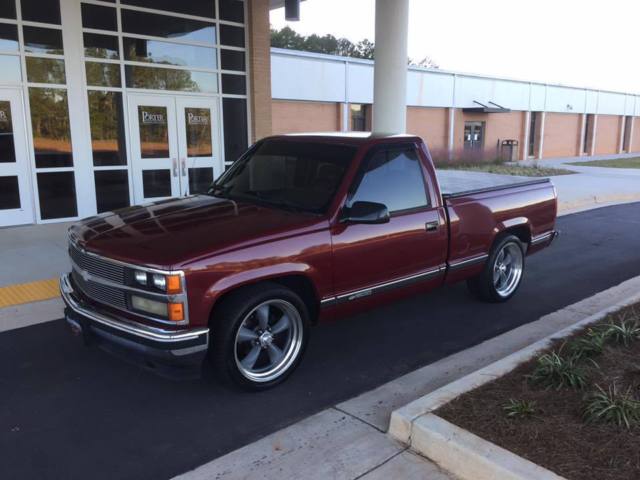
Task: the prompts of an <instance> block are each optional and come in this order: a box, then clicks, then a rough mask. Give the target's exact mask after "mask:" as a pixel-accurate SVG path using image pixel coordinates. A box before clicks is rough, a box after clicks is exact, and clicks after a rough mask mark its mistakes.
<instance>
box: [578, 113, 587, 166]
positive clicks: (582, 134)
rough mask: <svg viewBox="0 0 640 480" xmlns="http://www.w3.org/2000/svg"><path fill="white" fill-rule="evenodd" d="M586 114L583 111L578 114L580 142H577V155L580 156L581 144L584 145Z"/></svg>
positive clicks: (581, 153)
mask: <svg viewBox="0 0 640 480" xmlns="http://www.w3.org/2000/svg"><path fill="white" fill-rule="evenodd" d="M586 127H587V114H586V113H583V114H582V115H581V116H580V143H579V144H578V156H579V157H581V156H582V155H583V154H584V152H583V151H582V146H583V145H584V138H585V137H586V136H587V128H586Z"/></svg>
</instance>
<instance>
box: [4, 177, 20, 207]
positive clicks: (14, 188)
mask: <svg viewBox="0 0 640 480" xmlns="http://www.w3.org/2000/svg"><path fill="white" fill-rule="evenodd" d="M13 208H20V189H19V187H18V177H0V210H10V209H13Z"/></svg>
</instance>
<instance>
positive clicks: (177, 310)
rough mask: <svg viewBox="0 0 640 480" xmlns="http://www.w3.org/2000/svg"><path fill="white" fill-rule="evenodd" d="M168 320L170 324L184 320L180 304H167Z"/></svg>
mask: <svg viewBox="0 0 640 480" xmlns="http://www.w3.org/2000/svg"><path fill="white" fill-rule="evenodd" d="M168 310H169V320H171V321H172V322H181V321H182V320H184V305H183V304H182V303H169V304H168Z"/></svg>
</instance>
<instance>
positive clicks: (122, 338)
mask: <svg viewBox="0 0 640 480" xmlns="http://www.w3.org/2000/svg"><path fill="white" fill-rule="evenodd" d="M60 294H61V296H62V299H63V301H64V303H65V304H66V306H67V309H66V310H65V317H66V320H67V322H68V323H69V324H70V325H71V326H72V328H74V329H75V330H81V331H82V332H83V335H85V338H86V336H87V335H90V336H91V337H97V338H98V339H99V340H101V343H103V344H107V345H111V346H115V347H118V348H119V349H120V350H121V352H129V353H133V354H136V355H138V356H142V357H144V358H145V359H146V360H147V361H149V360H158V361H161V362H162V363H165V364H183V363H188V364H193V363H198V362H201V360H202V359H203V358H204V355H205V354H206V351H207V349H208V346H209V329H208V328H195V329H183V330H165V329H161V328H155V327H149V326H146V325H143V324H139V323H136V322H133V321H131V320H127V319H124V318H119V317H115V316H111V315H106V314H104V313H102V312H99V311H98V310H97V309H96V308H94V307H93V306H91V305H89V304H87V303H86V302H84V301H83V300H82V298H81V297H80V296H79V295H78V294H77V292H75V290H74V288H73V285H72V283H71V280H70V278H69V274H65V275H63V276H62V277H60Z"/></svg>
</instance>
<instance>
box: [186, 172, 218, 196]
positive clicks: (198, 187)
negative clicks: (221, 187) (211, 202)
mask: <svg viewBox="0 0 640 480" xmlns="http://www.w3.org/2000/svg"><path fill="white" fill-rule="evenodd" d="M212 183H213V168H211V167H206V168H190V169H189V193H190V194H191V195H195V194H197V193H203V194H204V193H207V190H209V187H210V186H211V184H212Z"/></svg>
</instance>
